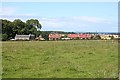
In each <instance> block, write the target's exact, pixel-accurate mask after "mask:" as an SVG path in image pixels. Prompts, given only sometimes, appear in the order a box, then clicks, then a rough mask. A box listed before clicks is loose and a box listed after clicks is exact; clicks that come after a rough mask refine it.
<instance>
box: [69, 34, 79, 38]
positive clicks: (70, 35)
mask: <svg viewBox="0 0 120 80" xmlns="http://www.w3.org/2000/svg"><path fill="white" fill-rule="evenodd" d="M68 37H69V38H77V37H79V35H78V34H68Z"/></svg>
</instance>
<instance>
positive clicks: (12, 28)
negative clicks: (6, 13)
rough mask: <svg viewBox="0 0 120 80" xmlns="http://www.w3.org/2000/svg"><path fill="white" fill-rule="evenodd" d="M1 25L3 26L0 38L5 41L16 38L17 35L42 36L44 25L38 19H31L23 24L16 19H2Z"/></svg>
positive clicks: (0, 20) (0, 29)
mask: <svg viewBox="0 0 120 80" xmlns="http://www.w3.org/2000/svg"><path fill="white" fill-rule="evenodd" d="M0 24H1V26H2V27H1V28H0V31H1V32H0V33H1V34H0V37H1V39H2V40H3V41H5V40H10V39H12V38H14V37H15V35H16V34H19V35H28V34H34V35H35V36H38V35H40V34H41V31H40V29H41V28H42V25H41V24H40V22H39V21H38V20H37V19H29V20H27V21H26V22H23V21H22V20H20V19H15V20H14V21H9V20H6V19H0Z"/></svg>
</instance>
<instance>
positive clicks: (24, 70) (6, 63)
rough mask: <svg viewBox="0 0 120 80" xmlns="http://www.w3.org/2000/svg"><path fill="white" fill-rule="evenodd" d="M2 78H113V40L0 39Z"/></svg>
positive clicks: (115, 49) (115, 63)
mask: <svg viewBox="0 0 120 80" xmlns="http://www.w3.org/2000/svg"><path fill="white" fill-rule="evenodd" d="M2 59H3V60H2V61H3V64H2V65H3V75H2V77H3V78H115V77H118V43H117V41H115V42H114V43H112V41H111V40H110V41H109V40H108V41H98V40H96V41H95V40H93V41H92V40H78V41H13V42H10V41H8V42H7V41H6V42H2Z"/></svg>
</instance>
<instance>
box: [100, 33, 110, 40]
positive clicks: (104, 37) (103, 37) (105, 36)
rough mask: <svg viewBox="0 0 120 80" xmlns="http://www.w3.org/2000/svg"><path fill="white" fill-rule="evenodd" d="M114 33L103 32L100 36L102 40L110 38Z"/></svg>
mask: <svg viewBox="0 0 120 80" xmlns="http://www.w3.org/2000/svg"><path fill="white" fill-rule="evenodd" d="M111 36H112V35H105V34H101V35H100V37H101V39H102V40H110V39H111Z"/></svg>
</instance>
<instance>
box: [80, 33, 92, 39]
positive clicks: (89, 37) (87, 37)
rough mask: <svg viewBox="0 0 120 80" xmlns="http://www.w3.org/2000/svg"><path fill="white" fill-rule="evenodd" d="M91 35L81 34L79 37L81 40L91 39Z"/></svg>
mask: <svg viewBox="0 0 120 80" xmlns="http://www.w3.org/2000/svg"><path fill="white" fill-rule="evenodd" d="M91 36H92V35H91V34H79V37H80V38H81V39H91Z"/></svg>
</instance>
